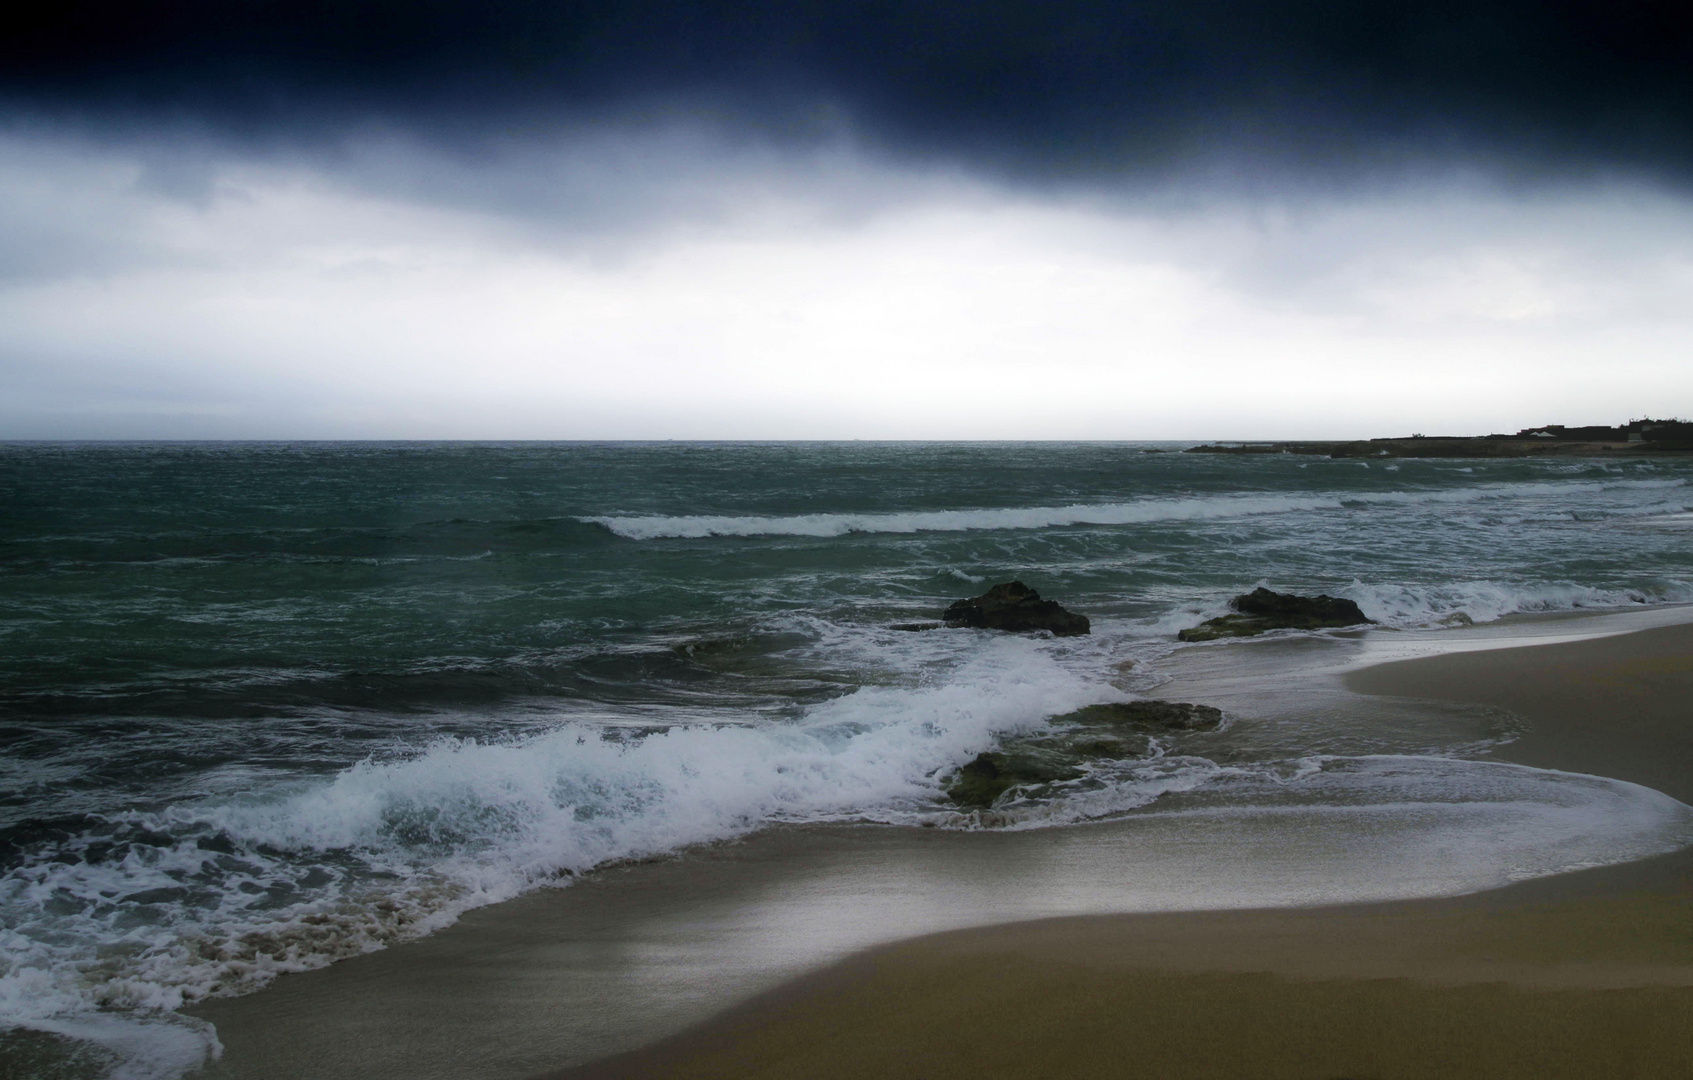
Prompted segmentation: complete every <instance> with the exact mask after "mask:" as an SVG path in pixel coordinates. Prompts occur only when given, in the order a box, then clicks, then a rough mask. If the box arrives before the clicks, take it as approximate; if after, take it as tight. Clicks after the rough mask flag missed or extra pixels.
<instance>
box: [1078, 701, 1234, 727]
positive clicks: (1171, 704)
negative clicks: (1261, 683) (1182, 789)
mask: <svg viewBox="0 0 1693 1080" xmlns="http://www.w3.org/2000/svg"><path fill="white" fill-rule="evenodd" d="M1052 723H1054V724H1076V725H1079V726H1083V727H1089V728H1102V727H1103V728H1121V727H1128V728H1134V729H1136V730H1147V729H1159V730H1164V731H1215V730H1217V728H1219V727H1221V726H1222V723H1223V711H1222V710H1221V709H1216V708H1213V707H1211V706H1210V705H1193V704H1190V703H1188V702H1186V701H1114V702H1111V703H1109V704H1105V705H1088V706H1085V707H1084V708H1080V709H1077V710H1076V711H1075V712H1072V713H1065V714H1064V715H1063V716H1055V717H1053V718H1052Z"/></svg>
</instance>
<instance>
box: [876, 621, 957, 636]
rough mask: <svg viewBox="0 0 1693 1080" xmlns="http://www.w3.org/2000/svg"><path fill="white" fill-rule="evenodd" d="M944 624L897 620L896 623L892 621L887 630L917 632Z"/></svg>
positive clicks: (937, 628) (938, 627)
mask: <svg viewBox="0 0 1693 1080" xmlns="http://www.w3.org/2000/svg"><path fill="white" fill-rule="evenodd" d="M945 625H946V623H938V622H898V623H894V624H893V625H892V626H889V627H888V629H889V630H909V631H911V632H912V633H917V632H919V631H922V630H939V629H940V628H941V627H943V626H945Z"/></svg>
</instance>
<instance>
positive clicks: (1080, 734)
mask: <svg viewBox="0 0 1693 1080" xmlns="http://www.w3.org/2000/svg"><path fill="white" fill-rule="evenodd" d="M1047 723H1048V724H1049V725H1051V728H1050V729H1049V730H1047V731H1044V732H1029V733H1025V734H1020V735H1014V736H1010V737H1009V738H1007V739H1006V740H1005V742H1004V743H1003V744H1002V746H1001V749H1000V750H999V751H997V752H989V753H985V754H978V755H976V757H975V759H974V760H972V761H970V762H969V763H968V764H965V765H962V766H960V767H959V768H958V771H957V772H955V773H953V774H952V776H951V777H950V778H949V779H948V780H947V781H946V794H947V797H948V798H950V799H951V800H952V801H953V803H954V804H956V805H957V806H959V807H961V808H964V809H974V810H986V809H988V808H989V807H991V806H993V805H994V804H995V803H996V802H998V801H999V800H1000V799H1001V798H1002V797H1004V796H1005V795H1006V793H1007V792H1011V793H1013V794H1015V795H1032V796H1035V797H1037V798H1038V797H1040V796H1042V795H1043V794H1045V793H1044V792H1043V791H1042V790H1041V789H1042V788H1043V787H1044V786H1045V785H1049V784H1057V783H1062V782H1064V781H1070V780H1081V779H1083V778H1084V777H1086V776H1087V775H1088V770H1086V769H1085V768H1084V766H1087V765H1090V764H1096V763H1100V762H1110V761H1122V760H1124V759H1127V758H1140V757H1145V756H1146V755H1147V754H1150V753H1152V751H1153V743H1152V740H1153V738H1154V737H1155V736H1168V735H1170V734H1172V733H1176V732H1187V731H1215V730H1216V729H1217V728H1219V727H1221V726H1222V723H1223V714H1222V711H1221V710H1219V709H1214V708H1212V707H1211V706H1209V705H1191V704H1189V703H1187V702H1185V701H1124V702H1111V703H1109V704H1104V705H1088V706H1085V707H1084V708H1080V709H1077V710H1076V711H1074V712H1068V713H1065V714H1063V715H1062V716H1054V717H1050V718H1049V719H1048V720H1047Z"/></svg>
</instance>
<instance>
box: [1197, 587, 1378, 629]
mask: <svg viewBox="0 0 1693 1080" xmlns="http://www.w3.org/2000/svg"><path fill="white" fill-rule="evenodd" d="M1229 606H1230V607H1232V608H1234V609H1235V614H1233V615H1224V616H1222V617H1221V618H1216V619H1209V620H1207V621H1205V622H1203V623H1200V624H1199V625H1198V626H1195V627H1192V628H1191V629H1188V630H1183V631H1182V632H1181V633H1179V634H1177V635H1176V637H1177V638H1178V639H1180V640H1182V641H1211V640H1213V639H1215V638H1224V637H1252V636H1253V635H1255V634H1262V633H1263V632H1264V631H1266V630H1321V629H1324V628H1327V627H1339V626H1360V625H1363V624H1365V623H1374V622H1375V620H1374V619H1371V618H1367V617H1366V616H1365V615H1364V613H1363V612H1362V611H1361V610H1359V608H1358V605H1357V604H1355V603H1353V602H1352V601H1350V600H1345V599H1342V598H1340V597H1337V596H1327V595H1318V596H1294V595H1292V594H1291V593H1279V592H1271V591H1270V590H1269V589H1265V588H1257V589H1253V590H1252V591H1251V592H1249V593H1246V594H1245V595H1243V596H1237V597H1235V598H1234V599H1233V600H1231V601H1229Z"/></svg>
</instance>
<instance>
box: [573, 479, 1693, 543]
mask: <svg viewBox="0 0 1693 1080" xmlns="http://www.w3.org/2000/svg"><path fill="white" fill-rule="evenodd" d="M1680 486H1684V485H1683V483H1682V481H1680V480H1624V481H1611V482H1601V481H1550V482H1543V483H1527V484H1488V485H1482V486H1478V487H1470V488H1457V489H1448V490H1443V491H1331V492H1315V493H1310V494H1250V495H1234V494H1231V495H1207V496H1196V497H1191V498H1179V499H1172V498H1145V499H1137V500H1134V501H1132V502H1119V503H1098V504H1091V505H1089V504H1074V505H1070V506H1029V507H1004V508H995V509H976V510H922V511H906V512H901V513H882V514H795V515H789V516H784V517H756V516H747V517H731V516H722V515H682V516H647V517H642V516H634V515H629V516H617V515H608V516H601V517H584V518H581V519H579V520H581V521H583V522H587V523H590V524H596V525H603V526H604V527H605V528H607V529H609V530H611V531H612V532H613V533H616V534H617V535H618V536H622V537H624V538H626V539H630V540H656V539H663V538H670V539H700V538H704V537H710V536H813V537H831V536H846V535H849V534H851V533H916V532H969V531H973V530H990V529H991V530H999V529H1046V528H1055V527H1062V526H1068V525H1133V524H1142V523H1147V522H1157V521H1202V520H1209V519H1218V518H1235V517H1251V516H1256V515H1261V514H1288V513H1299V512H1306V511H1317V510H1341V509H1345V508H1347V507H1349V506H1367V505H1396V504H1397V505H1410V504H1426V503H1469V502H1477V501H1481V500H1490V499H1510V498H1515V497H1521V496H1540V497H1544V496H1548V495H1556V494H1560V493H1571V494H1573V493H1576V492H1583V491H1588V492H1591V491H1601V490H1607V489H1612V488H1634V487H1646V488H1662V487H1680Z"/></svg>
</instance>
